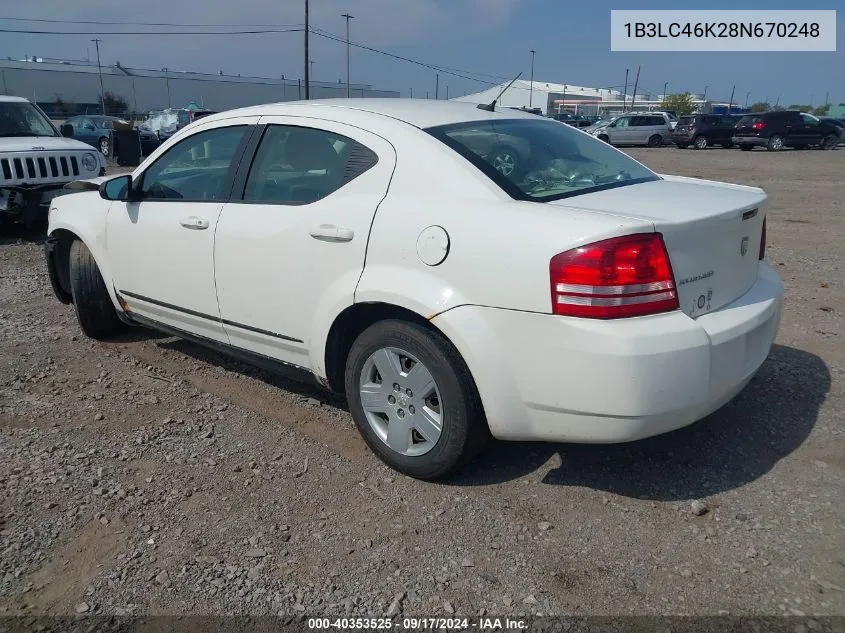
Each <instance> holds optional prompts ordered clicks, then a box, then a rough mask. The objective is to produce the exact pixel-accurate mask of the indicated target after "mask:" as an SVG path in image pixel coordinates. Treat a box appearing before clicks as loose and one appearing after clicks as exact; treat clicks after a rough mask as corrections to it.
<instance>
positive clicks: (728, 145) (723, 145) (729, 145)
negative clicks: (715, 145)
mask: <svg viewBox="0 0 845 633" xmlns="http://www.w3.org/2000/svg"><path fill="white" fill-rule="evenodd" d="M733 146H734V144H733V143H731V142H730V141H729V142H727V143H722V147H724V148H725V149H731V148H732V147H733Z"/></svg>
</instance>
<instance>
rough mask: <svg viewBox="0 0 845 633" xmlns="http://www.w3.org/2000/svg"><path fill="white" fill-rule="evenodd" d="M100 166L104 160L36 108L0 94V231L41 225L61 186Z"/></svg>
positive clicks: (99, 170) (98, 172) (95, 172)
mask: <svg viewBox="0 0 845 633" xmlns="http://www.w3.org/2000/svg"><path fill="white" fill-rule="evenodd" d="M105 167H106V163H105V158H103V156H101V155H100V154H99V153H97V152H95V151H93V150H92V149H91V147H90V146H89V145H86V144H85V143H82V142H80V141H75V140H73V139H72V138H64V137H63V136H62V135H60V134H59V132H58V131H57V130H56V128H55V127H54V126H53V124H52V123H51V122H50V119H49V118H47V115H45V114H44V113H43V112H42V111H41V110H40V109H39V108H38V107H37V106H35V105H34V104H32V103H30V102H29V101H27V100H26V99H23V98H21V97H7V96H3V95H0V227H2V226H3V225H4V224H8V223H10V222H13V221H15V220H23V221H24V222H25V223H26V224H27V225H28V226H30V227H32V226H34V225H35V224H38V223H43V222H44V221H45V220H46V218H47V209H48V206H49V204H50V200H52V199H53V198H55V197H56V196H57V195H59V194H60V193H61V191H62V188H63V187H64V186H65V185H66V184H68V183H69V182H72V181H74V180H79V179H80V178H94V177H97V176H100V175H103V174H104V173H105Z"/></svg>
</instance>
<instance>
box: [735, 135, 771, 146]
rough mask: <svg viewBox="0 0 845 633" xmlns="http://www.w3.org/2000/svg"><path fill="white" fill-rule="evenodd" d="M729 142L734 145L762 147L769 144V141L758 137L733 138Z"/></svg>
mask: <svg viewBox="0 0 845 633" xmlns="http://www.w3.org/2000/svg"><path fill="white" fill-rule="evenodd" d="M731 141H732V142H733V144H734V145H756V146H763V145H766V144H767V143H768V142H769V139H767V138H761V137H759V136H734V137H733V138H732V139H731Z"/></svg>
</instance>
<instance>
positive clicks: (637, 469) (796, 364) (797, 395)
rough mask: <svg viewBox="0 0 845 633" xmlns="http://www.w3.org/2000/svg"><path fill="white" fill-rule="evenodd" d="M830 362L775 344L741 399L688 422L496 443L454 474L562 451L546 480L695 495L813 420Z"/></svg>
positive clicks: (476, 480) (730, 481)
mask: <svg viewBox="0 0 845 633" xmlns="http://www.w3.org/2000/svg"><path fill="white" fill-rule="evenodd" d="M830 382H831V378H830V372H829V371H828V368H827V366H826V365H825V363H824V361H823V360H822V359H821V358H819V357H818V356H815V355H814V354H810V353H809V352H805V351H803V350H798V349H794V348H791V347H785V346H782V345H775V346H773V347H772V351H771V354H770V356H769V358H768V360H767V361H766V362H765V363H764V364H763V366H762V367H761V369H760V371H759V372H758V374H757V375H756V376H755V377H754V379H753V380H752V381H751V382H750V383H749V384H748V386H747V387H746V388H745V390H743V391H742V393H740V394H739V395H738V396H737V397H736V398H734V400H733V401H731V402H730V403H728V404H727V405H725V406H724V407H723V408H722V409H720V410H719V411H717V412H715V413H713V414H711V415H710V416H708V417H707V418H705V419H704V420H701V421H700V422H698V423H696V424H693V425H691V426H688V427H686V428H683V429H680V430H677V431H674V432H671V433H667V434H665V435H660V436H657V437H653V438H649V439H645V440H640V441H637V442H630V443H627V444H604V445H587V444H540V443H510V442H494V444H493V446H491V447H490V450H488V451H487V452H486V453H485V454H483V455H482V456H480V457H479V458H478V459H476V460H475V461H474V462H472V463H471V464H469V465H468V467H467V468H465V469H464V470H463V471H461V472H460V473H458V474H457V475H456V476H455V477H453V478H451V479H450V480H449V481H447V482H444V483H447V484H449V485H456V486H484V485H491V484H497V483H501V482H505V481H510V480H513V479H516V478H519V477H523V476H525V475H527V474H529V473H531V472H534V471H536V470H537V469H539V468H541V467H542V466H543V465H544V464H546V463H547V462H548V461H549V460H550V458H552V457H553V456H555V455H558V456H559V459H560V466H557V467H554V468H552V469H551V470H550V471H549V472H547V473H546V474H545V475H544V476H543V478H542V483H545V484H551V485H558V486H583V487H586V488H592V489H594V490H602V491H606V492H609V493H614V494H618V495H622V496H626V497H632V498H635V499H644V500H654V501H679V500H690V499H697V498H701V497H706V496H708V495H713V494H716V493H720V492H724V491H727V490H732V489H734V488H738V487H740V486H743V485H745V484H748V483H750V482H753V481H755V480H756V479H759V478H760V477H762V476H763V475H765V474H766V473H767V472H769V471H770V470H771V469H772V468H773V467H774V466H775V464H777V462H778V461H779V460H781V459H783V458H784V457H786V456H787V455H789V454H790V453H792V452H793V451H794V450H796V449H797V448H798V447H799V446H801V444H802V443H803V442H804V440H806V439H807V436H808V435H809V434H810V431H811V430H812V429H813V426H815V424H816V420H817V418H818V414H819V410H820V408H821V405H822V403H823V402H824V400H825V397H826V395H827V393H828V391H829V389H830Z"/></svg>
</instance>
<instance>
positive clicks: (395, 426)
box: [386, 417, 411, 453]
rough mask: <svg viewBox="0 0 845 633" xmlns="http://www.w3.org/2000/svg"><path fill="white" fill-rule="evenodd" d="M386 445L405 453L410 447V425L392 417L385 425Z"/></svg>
mask: <svg viewBox="0 0 845 633" xmlns="http://www.w3.org/2000/svg"><path fill="white" fill-rule="evenodd" d="M386 442H387V445H388V446H389V447H390V448H392V449H393V450H394V451H396V452H398V453H407V452H408V449H409V448H410V447H411V425H410V424H409V423H408V422H406V421H405V420H403V419H400V418H396V417H393V418H391V420H390V423H389V424H388V425H387V440H386Z"/></svg>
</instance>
